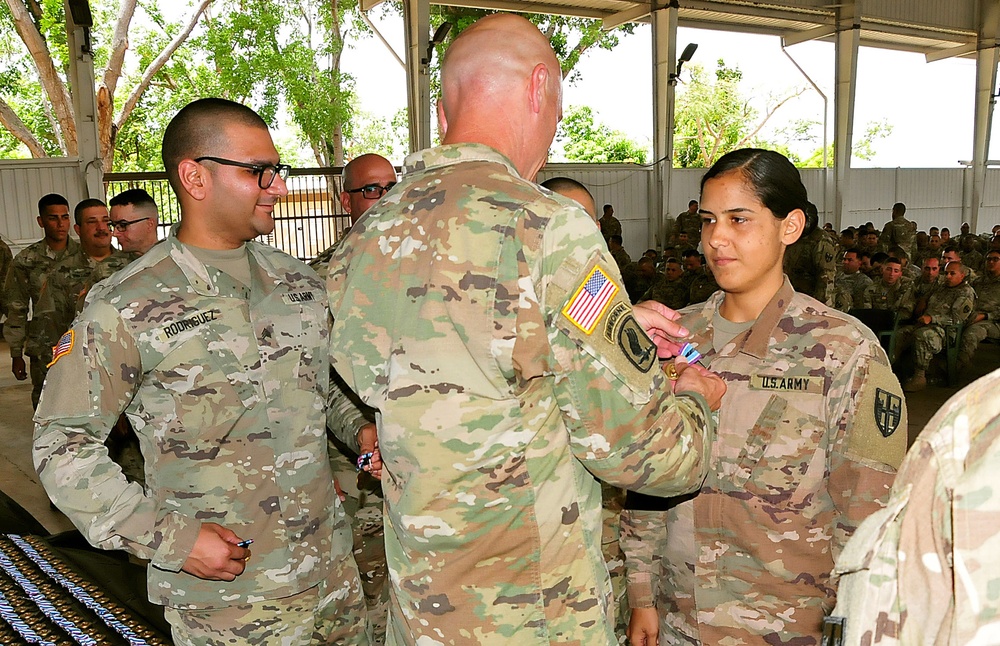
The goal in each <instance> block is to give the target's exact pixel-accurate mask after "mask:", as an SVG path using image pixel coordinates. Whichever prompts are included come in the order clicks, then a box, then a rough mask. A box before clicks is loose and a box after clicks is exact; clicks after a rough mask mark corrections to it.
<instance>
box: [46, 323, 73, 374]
mask: <svg viewBox="0 0 1000 646" xmlns="http://www.w3.org/2000/svg"><path fill="white" fill-rule="evenodd" d="M75 338H76V337H75V335H74V334H73V330H70V331H69V332H67V333H66V334H64V335H62V337H60V338H59V342H58V343H56V344H55V345H54V346H52V361H51V362H50V363H49V366H48V367H52V364H54V363H55V362H56V361H58V360H59V357H62V356H64V355H67V354H69V353H70V352H72V350H73V340H74V339H75Z"/></svg>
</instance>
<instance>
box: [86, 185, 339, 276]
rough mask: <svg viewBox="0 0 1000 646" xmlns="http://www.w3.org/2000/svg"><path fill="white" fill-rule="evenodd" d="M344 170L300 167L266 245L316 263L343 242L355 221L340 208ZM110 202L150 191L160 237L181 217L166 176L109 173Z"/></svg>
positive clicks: (281, 205) (280, 204)
mask: <svg viewBox="0 0 1000 646" xmlns="http://www.w3.org/2000/svg"><path fill="white" fill-rule="evenodd" d="M343 170H344V169H343V168H342V167H339V166H338V167H333V168H294V169H292V171H291V173H290V175H289V177H288V181H287V184H288V195H287V196H286V197H285V198H283V199H282V200H281V201H280V202H279V203H278V204H277V206H276V207H275V210H274V231H273V232H272V233H271V234H270V235H266V236H261V238H260V241H261V242H264V243H267V244H269V245H272V246H274V247H277V248H278V249H281V250H282V251H285V252H287V253H288V254H290V255H292V256H295V257H296V258H299V259H301V260H311V259H312V258H314V257H316V256H317V255H318V254H319V253H320V252H321V251H323V250H324V249H326V248H327V247H329V246H330V245H332V244H333V243H334V242H336V241H337V240H340V238H342V237H343V235H344V233H345V232H346V231H347V229H348V228H349V227H350V226H351V219H350V217H348V215H347V214H346V213H344V209H343V208H342V207H341V206H340V200H339V199H338V196H339V195H340V188H341V183H340V182H341V174H342V172H343ZM104 187H105V190H106V193H107V195H108V197H109V198H110V197H112V196H114V195H117V194H118V193H121V192H122V191H125V190H127V189H130V188H142V189H145V190H146V192H148V193H149V194H150V195H152V196H153V200H155V201H156V205H157V207H159V210H160V232H159V233H160V237H161V238H163V237H165V236H166V235H167V231H168V230H169V229H170V225H171V224H173V223H174V222H177V220H178V219H179V218H180V204H179V203H178V202H177V196H176V195H175V194H174V191H173V190H172V189H171V188H170V184H169V183H168V182H167V174H166V173H165V172H154V173H108V174H106V175H105V176H104Z"/></svg>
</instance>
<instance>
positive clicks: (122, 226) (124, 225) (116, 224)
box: [108, 217, 149, 233]
mask: <svg viewBox="0 0 1000 646" xmlns="http://www.w3.org/2000/svg"><path fill="white" fill-rule="evenodd" d="M148 219H149V218H148V217H145V218H139V219H138V220H112V221H111V222H108V228H109V229H111V230H112V231H118V232H119V233H121V232H124V231H125V230H126V229H128V228H129V227H130V226H132V225H133V224H136V223H138V222H145V221H146V220H148Z"/></svg>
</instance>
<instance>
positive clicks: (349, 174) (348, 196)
mask: <svg viewBox="0 0 1000 646" xmlns="http://www.w3.org/2000/svg"><path fill="white" fill-rule="evenodd" d="M395 183H396V169H395V168H393V166H392V162H390V161H389V160H388V159H386V158H385V157H383V156H382V155H376V154H375V153H367V154H365V155H359V156H358V157H355V158H354V159H352V160H351V161H350V162H348V163H347V166H344V176H343V187H344V190H343V191H341V193H340V204H341V206H343V207H344V211H345V212H346V213H347V214H348V215H350V216H351V224H355V223H357V221H358V220H359V219H361V216H362V215H364V214H365V211H367V210H368V209H370V208H371V207H372V205H373V204H375V202H377V201H378V198H380V197H382V194H383V193H382V190H381V189H383V188H385V187H387V186H391V185H393V184H395ZM364 186H369V187H371V186H378V187H379V190H377V191H375V192H374V193H373V194H371V195H370V196H366V195H365V193H364V192H363V191H362V192H358V191H357V189H360V188H362V187H364Z"/></svg>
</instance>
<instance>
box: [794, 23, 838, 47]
mask: <svg viewBox="0 0 1000 646" xmlns="http://www.w3.org/2000/svg"><path fill="white" fill-rule="evenodd" d="M836 31H837V27H836V26H834V25H822V26H820V27H813V28H812V29H806V30H805V31H800V32H799V33H797V34H789V35H787V36H782V37H781V45H782V46H783V47H791V46H792V45H798V44H799V43H805V42H808V41H810V40H817V39H819V38H826V37H827V36H830V35H832V34H834V33H836Z"/></svg>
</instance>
